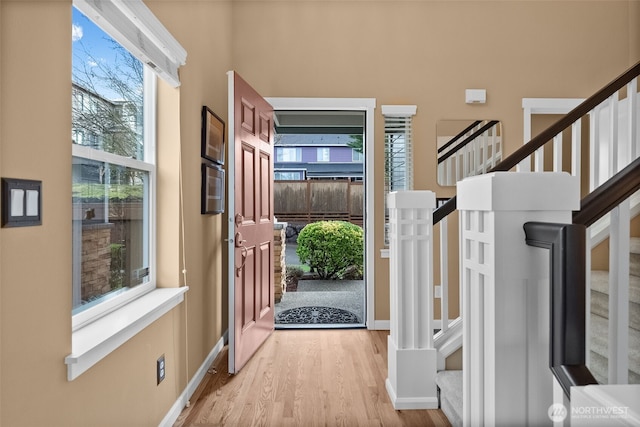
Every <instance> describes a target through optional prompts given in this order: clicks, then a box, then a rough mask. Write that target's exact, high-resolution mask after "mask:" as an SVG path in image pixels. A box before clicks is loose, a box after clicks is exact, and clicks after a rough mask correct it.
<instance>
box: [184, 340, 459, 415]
mask: <svg viewBox="0 0 640 427" xmlns="http://www.w3.org/2000/svg"><path fill="white" fill-rule="evenodd" d="M388 333H389V332H388V331H368V330H366V329H333V330H278V331H275V332H274V333H273V335H272V336H271V337H270V338H269V339H268V340H267V342H266V343H265V344H264V345H263V346H262V347H261V348H260V350H258V352H257V353H256V354H255V355H254V356H253V358H252V359H251V360H250V361H249V363H248V364H247V365H246V366H245V367H244V368H243V369H242V371H241V372H240V373H239V374H237V375H235V376H233V375H229V374H228V373H227V348H226V347H225V349H224V350H223V351H222V352H221V353H220V355H219V356H218V358H217V359H216V360H215V362H214V364H213V368H212V369H210V370H209V373H207V375H206V376H205V379H204V380H203V382H202V384H200V386H199V387H198V389H197V390H196V391H195V393H194V395H193V396H192V397H191V406H190V407H189V408H186V409H185V410H184V411H183V412H182V414H181V415H180V417H179V418H178V420H177V421H176V423H175V424H174V427H189V426H223V425H227V426H234V427H235V426H278V427H279V426H346V427H351V426H448V425H450V424H449V422H448V421H447V418H446V417H445V416H444V415H443V413H442V412H441V411H440V410H413V411H396V410H394V409H393V406H392V405H391V402H390V400H389V396H388V395H387V391H386V389H385V379H386V378H387V335H388Z"/></svg>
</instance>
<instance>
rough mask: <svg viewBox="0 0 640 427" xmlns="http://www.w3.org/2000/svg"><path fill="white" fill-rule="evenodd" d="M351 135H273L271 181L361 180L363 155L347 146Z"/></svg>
mask: <svg viewBox="0 0 640 427" xmlns="http://www.w3.org/2000/svg"><path fill="white" fill-rule="evenodd" d="M351 141H352V138H351V135H341V134H308V135H307V134H282V135H278V136H277V137H276V144H275V150H276V152H275V161H274V175H275V180H277V181H278V180H280V181H283V180H306V179H349V180H351V181H362V176H363V164H364V163H363V159H364V157H363V155H362V153H359V152H358V151H356V150H354V149H353V148H351V147H349V143H350V142H351Z"/></svg>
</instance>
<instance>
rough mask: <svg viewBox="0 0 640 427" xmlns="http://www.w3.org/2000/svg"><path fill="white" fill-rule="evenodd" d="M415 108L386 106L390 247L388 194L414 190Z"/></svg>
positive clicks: (383, 111)
mask: <svg viewBox="0 0 640 427" xmlns="http://www.w3.org/2000/svg"><path fill="white" fill-rule="evenodd" d="M416 109H417V108H416V106H415V105H383V106H382V115H383V116H384V212H385V221H384V224H385V226H384V242H385V245H389V210H388V207H387V194H389V193H390V192H392V191H402V190H412V189H413V156H412V146H411V143H412V141H411V140H412V132H411V119H412V117H413V116H414V115H415V114H416Z"/></svg>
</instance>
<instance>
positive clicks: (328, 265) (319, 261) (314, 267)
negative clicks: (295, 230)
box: [296, 221, 364, 279]
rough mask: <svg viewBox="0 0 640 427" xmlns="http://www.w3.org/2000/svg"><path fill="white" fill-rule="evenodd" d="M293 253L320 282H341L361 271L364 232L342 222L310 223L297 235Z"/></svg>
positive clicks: (359, 228)
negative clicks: (351, 274)
mask: <svg viewBox="0 0 640 427" xmlns="http://www.w3.org/2000/svg"><path fill="white" fill-rule="evenodd" d="M296 253H297V254H298V257H299V258H300V262H303V263H305V264H308V265H309V267H311V271H314V272H316V273H318V276H320V278H321V279H342V278H344V275H345V273H346V272H347V271H352V270H354V269H356V270H359V271H362V269H363V265H364V231H363V230H362V228H361V227H358V226H357V225H354V224H351V223H349V222H345V221H320V222H314V223H311V224H308V225H306V226H305V227H304V228H303V229H302V231H300V234H299V235H298V249H297V250H296Z"/></svg>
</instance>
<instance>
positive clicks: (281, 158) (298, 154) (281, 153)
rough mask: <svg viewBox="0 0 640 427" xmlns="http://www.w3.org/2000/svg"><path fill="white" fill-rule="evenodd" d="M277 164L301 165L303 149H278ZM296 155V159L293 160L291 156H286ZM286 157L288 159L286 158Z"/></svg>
mask: <svg viewBox="0 0 640 427" xmlns="http://www.w3.org/2000/svg"><path fill="white" fill-rule="evenodd" d="M276 148H277V150H278V151H277V152H276V162H278V163H300V162H301V161H302V149H301V148H300V147H276ZM291 152H293V153H295V154H294V159H293V160H291V159H290V158H289V157H290V156H289V154H287V156H285V153H291ZM285 157H286V158H285Z"/></svg>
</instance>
